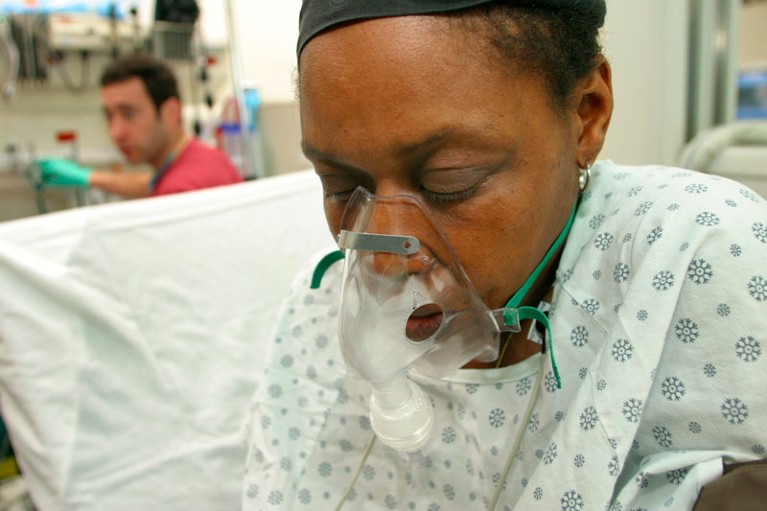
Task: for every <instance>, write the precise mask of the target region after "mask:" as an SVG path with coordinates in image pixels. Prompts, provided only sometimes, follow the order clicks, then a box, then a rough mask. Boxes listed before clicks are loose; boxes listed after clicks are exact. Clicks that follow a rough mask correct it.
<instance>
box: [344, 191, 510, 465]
mask: <svg viewBox="0 0 767 511" xmlns="http://www.w3.org/2000/svg"><path fill="white" fill-rule="evenodd" d="M338 245H339V247H340V248H341V249H343V250H344V251H345V266H344V275H343V289H342V299H341V317H340V341H341V350H342V353H343V356H344V359H345V361H346V364H347V366H348V367H349V369H350V370H351V371H352V372H353V373H355V374H356V375H357V376H359V377H360V378H361V379H363V380H365V381H366V382H367V383H368V384H370V386H371V390H372V395H371V402H370V410H371V423H372V425H373V429H374V430H375V432H376V434H377V435H378V437H379V439H380V440H381V441H383V442H384V443H386V444H387V445H389V446H391V447H393V448H395V449H397V450H399V451H403V452H413V451H418V450H419V449H421V448H422V447H423V446H424V445H425V443H426V442H427V440H428V438H429V435H430V432H431V429H432V422H433V411H432V408H431V402H430V400H429V399H428V397H427V396H426V395H425V394H424V392H423V391H422V390H421V389H420V388H419V387H418V386H417V385H416V384H415V383H414V382H413V381H412V380H410V379H409V378H408V377H407V373H408V372H409V371H416V372H418V373H420V374H423V375H426V376H430V377H434V378H440V377H443V376H445V375H448V374H450V373H452V372H453V371H455V370H456V369H459V368H460V367H462V366H464V365H465V364H466V363H467V362H469V361H471V360H475V359H476V360H479V361H484V362H489V361H493V360H495V359H496V358H497V356H498V345H499V338H500V332H502V331H514V332H517V331H519V319H518V315H517V314H516V310H515V309H512V308H507V309H499V310H495V311H491V310H489V309H488V308H487V307H486V306H485V304H484V303H483V302H482V300H481V299H480V297H479V296H478V295H477V293H476V291H475V290H474V288H473V286H472V284H471V282H470V281H469V279H468V277H467V275H466V273H465V272H464V270H463V268H462V267H461V265H460V263H459V261H458V258H457V257H456V254H455V251H454V250H453V248H452V247H451V245H450V243H449V242H448V240H447V238H446V237H445V235H444V234H443V233H442V231H441V230H440V229H439V228H438V227H437V224H436V222H435V221H434V219H433V218H432V216H431V215H430V214H429V212H428V210H427V208H426V207H424V206H423V205H422V203H421V202H420V201H419V200H418V199H417V198H415V197H413V196H409V195H395V196H391V197H379V196H376V195H373V194H371V193H369V192H368V191H367V190H365V189H364V188H358V189H357V190H356V191H355V192H354V193H353V194H352V197H351V198H350V200H349V202H348V204H347V207H346V210H345V212H344V215H343V219H342V222H341V231H340V234H339V236H338Z"/></svg>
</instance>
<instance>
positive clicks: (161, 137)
mask: <svg viewBox="0 0 767 511" xmlns="http://www.w3.org/2000/svg"><path fill="white" fill-rule="evenodd" d="M169 101H170V100H169ZM167 103H168V102H167V101H166V103H165V104H167ZM101 104H102V107H103V109H104V115H105V116H106V119H107V125H108V128H109V136H110V137H112V141H113V142H114V143H115V145H116V146H117V148H118V149H119V150H120V152H121V153H122V154H123V156H125V159H126V160H128V162H130V163H132V164H140V163H149V164H151V165H152V166H154V167H155V168H157V167H159V166H160V165H161V164H162V160H163V158H165V156H166V153H167V150H168V148H169V145H170V143H171V137H170V134H169V130H168V125H167V122H166V120H165V119H164V116H163V115H162V109H161V111H160V112H158V111H157V110H156V109H155V107H154V104H153V103H152V98H150V97H149V94H148V93H147V90H146V87H144V84H143V82H142V81H141V80H140V79H139V78H137V77H132V78H129V79H127V80H125V81H122V82H117V83H113V84H109V85H106V86H104V87H103V88H102V89H101ZM165 104H164V105H163V107H165Z"/></svg>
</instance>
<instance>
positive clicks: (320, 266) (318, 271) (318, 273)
mask: <svg viewBox="0 0 767 511" xmlns="http://www.w3.org/2000/svg"><path fill="white" fill-rule="evenodd" d="M343 258H344V253H343V252H341V251H340V250H335V251H333V252H331V253H329V254H328V255H326V256H325V257H323V258H322V259H320V262H319V263H317V266H315V267H314V273H312V283H311V284H310V285H309V288H310V289H319V288H320V284H321V283H322V277H324V276H325V272H327V271H328V268H330V267H331V266H333V264H335V262H336V261H340V260H341V259H343Z"/></svg>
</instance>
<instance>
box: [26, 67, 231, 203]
mask: <svg viewBox="0 0 767 511" xmlns="http://www.w3.org/2000/svg"><path fill="white" fill-rule="evenodd" d="M101 103H102V107H103V109H104V114H105V116H106V120H107V126H108V129H109V136H110V137H111V138H112V141H113V142H114V144H115V145H116V146H117V148H118V149H119V150H120V152H121V153H122V154H123V156H124V157H125V159H126V161H127V162H129V163H131V164H144V163H146V164H149V165H150V166H151V167H152V169H153V170H150V171H140V172H113V171H104V170H94V169H90V168H87V167H83V166H81V165H79V164H77V163H76V162H74V161H72V160H68V159H63V158H48V159H42V160H40V161H39V162H38V164H39V166H40V171H41V177H42V181H43V183H44V184H45V185H48V186H75V187H85V188H88V187H90V188H98V189H101V190H103V191H105V192H109V193H113V194H117V195H121V196H123V197H126V198H140V197H148V196H157V195H166V194H171V193H179V192H188V191H192V190H199V189H202V188H211V187H214V186H221V185H229V184H235V183H239V182H241V181H242V177H241V175H240V173H239V172H238V171H237V169H236V168H235V167H234V165H232V163H231V162H230V161H229V159H228V158H227V156H226V155H225V154H224V153H223V152H222V151H220V150H218V149H214V148H212V147H209V146H207V145H206V144H204V143H202V142H201V141H199V140H197V139H196V138H194V137H192V136H190V135H189V134H187V133H186V132H185V130H184V127H183V124H182V119H181V111H182V105H181V97H180V95H179V91H178V84H177V81H176V77H175V76H174V74H173V72H172V71H171V69H170V68H169V67H168V66H166V65H165V64H164V63H162V62H160V61H159V60H157V59H155V58H153V57H150V56H148V55H129V56H124V57H120V58H118V59H116V60H114V61H113V62H112V63H111V64H109V66H108V67H107V68H106V69H105V70H104V73H103V74H102V76H101Z"/></svg>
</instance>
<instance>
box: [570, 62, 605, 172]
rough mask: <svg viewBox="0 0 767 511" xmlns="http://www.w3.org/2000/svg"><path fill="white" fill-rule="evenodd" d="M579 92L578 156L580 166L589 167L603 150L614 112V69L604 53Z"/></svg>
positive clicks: (581, 84)
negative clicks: (612, 69)
mask: <svg viewBox="0 0 767 511" xmlns="http://www.w3.org/2000/svg"><path fill="white" fill-rule="evenodd" d="M576 94H577V95H576V98H575V100H576V101H577V113H578V119H579V123H580V136H579V137H578V153H577V154H578V156H577V158H578V166H580V167H581V168H585V167H586V164H587V163H589V164H590V163H594V161H595V160H596V159H597V155H598V154H599V151H601V150H602V146H603V145H604V142H605V135H606V134H607V127H608V126H609V125H610V117H611V116H612V113H613V86H612V71H611V70H610V64H609V63H608V62H607V60H606V59H605V58H604V57H603V56H600V57H599V65H598V66H597V68H596V69H594V71H593V72H592V73H591V74H590V75H589V76H588V77H587V78H585V79H583V80H582V81H581V82H580V84H579V85H578V88H577V89H576Z"/></svg>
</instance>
